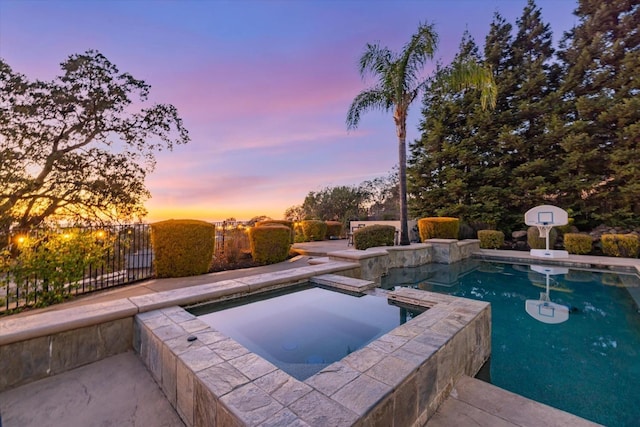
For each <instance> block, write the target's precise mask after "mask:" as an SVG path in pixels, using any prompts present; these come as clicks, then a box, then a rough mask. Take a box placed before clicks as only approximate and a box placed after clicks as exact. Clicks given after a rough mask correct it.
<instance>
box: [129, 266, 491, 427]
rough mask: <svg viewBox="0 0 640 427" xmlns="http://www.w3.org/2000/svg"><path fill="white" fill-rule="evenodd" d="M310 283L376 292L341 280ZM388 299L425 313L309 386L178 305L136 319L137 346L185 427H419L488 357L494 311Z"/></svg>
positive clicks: (393, 295) (408, 296) (452, 302)
mask: <svg viewBox="0 0 640 427" xmlns="http://www.w3.org/2000/svg"><path fill="white" fill-rule="evenodd" d="M311 281H312V282H314V283H321V284H323V285H324V286H335V287H338V288H343V289H344V288H349V289H348V290H351V291H364V290H366V289H369V288H370V287H371V286H370V284H371V282H367V281H361V280H357V279H350V278H345V277H341V276H336V275H326V276H324V277H323V276H320V277H313V278H312V279H311ZM295 285H298V284H295ZM359 285H361V286H359ZM287 286H293V285H291V284H288V285H285V286H284V287H287ZM373 286H375V284H373ZM375 292H376V293H384V292H385V291H382V290H378V289H376V290H375ZM385 295H386V297H387V299H388V300H390V301H393V302H395V303H401V304H407V305H410V306H417V307H422V308H423V309H426V311H425V312H424V313H422V314H419V315H417V316H416V317H414V318H412V319H410V320H408V321H407V322H406V323H404V324H402V325H400V326H398V327H395V328H394V329H392V330H391V331H389V332H387V333H383V334H382V335H381V336H379V337H377V338H375V339H374V340H373V341H371V342H369V343H368V344H366V345H365V346H364V347H362V348H360V349H359V350H356V351H353V352H351V353H350V354H348V355H347V356H346V357H344V358H342V359H340V360H338V361H336V362H333V363H331V364H329V365H328V366H326V367H325V368H324V369H322V370H320V371H319V372H317V373H316V374H314V375H312V376H310V377H309V378H307V379H305V380H304V381H300V380H299V379H296V378H295V377H293V376H292V375H290V374H288V373H286V372H285V371H283V370H282V369H280V368H278V367H277V366H276V365H274V364H272V363H271V362H269V361H268V360H266V359H265V358H263V357H261V356H260V355H258V354H256V353H254V352H253V351H251V350H250V349H248V348H247V347H245V346H244V345H242V344H240V343H239V342H237V341H236V340H234V339H233V338H231V337H229V336H227V335H226V334H225V333H223V332H221V331H219V330H216V329H214V328H213V327H211V326H210V325H208V324H207V323H206V322H204V321H203V320H202V319H199V318H197V317H196V316H195V315H193V314H191V313H189V312H188V311H186V310H185V309H183V308H181V307H177V306H176V307H170V308H165V309H160V310H155V311H149V312H146V313H142V314H139V315H137V316H136V323H135V339H134V346H135V348H136V350H137V351H138V352H139V353H140V356H141V359H142V360H143V362H144V363H145V364H146V365H147V367H148V368H149V370H150V371H151V373H152V375H153V377H154V378H155V380H156V381H157V382H158V384H160V386H161V387H162V389H163V391H164V392H165V394H166V396H167V397H168V399H169V401H170V402H171V404H172V405H173V406H174V407H175V408H176V409H177V411H178V413H179V414H180V416H181V417H182V419H183V420H184V421H185V423H186V424H187V425H196V426H197V425H234V426H235V425H247V426H258V425H264V426H266V425H296V423H300V424H301V425H303V424H302V423H306V424H308V425H311V426H326V425H332V426H351V425H365V424H366V425H374V426H375V425H379V426H388V425H392V423H394V422H395V423H396V425H407V426H410V425H413V424H416V425H421V424H424V422H426V420H427V419H428V418H429V417H430V416H431V415H433V413H434V412H435V410H436V409H437V407H438V406H439V404H440V403H441V402H442V401H443V400H444V399H445V398H446V397H447V395H448V394H449V392H450V390H451V388H452V387H453V384H454V383H455V382H456V381H457V379H458V378H460V377H461V376H462V375H470V376H473V375H475V374H476V373H477V372H478V371H479V370H480V368H481V367H482V365H483V364H484V363H485V362H486V360H487V359H488V357H489V355H490V349H491V338H490V321H491V313H490V308H489V304H487V303H483V302H478V301H472V300H468V299H463V298H455V297H450V296H448V295H438V294H433V293H430V292H424V291H419V290H414V289H399V290H396V291H392V292H387V293H386V294H385ZM378 298H379V297H378ZM194 337H195V338H196V339H194Z"/></svg>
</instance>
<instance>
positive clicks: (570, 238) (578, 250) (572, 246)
mask: <svg viewBox="0 0 640 427" xmlns="http://www.w3.org/2000/svg"><path fill="white" fill-rule="evenodd" d="M563 241H564V248H565V250H566V251H567V252H569V253H570V254H575V255H586V254H589V253H591V249H592V247H593V239H592V238H591V236H589V235H588V234H580V233H565V235H564V239H563Z"/></svg>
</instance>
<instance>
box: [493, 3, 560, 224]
mask: <svg viewBox="0 0 640 427" xmlns="http://www.w3.org/2000/svg"><path fill="white" fill-rule="evenodd" d="M541 15H542V14H541V11H540V8H539V7H537V6H536V4H535V2H534V1H533V0H529V1H528V3H527V5H526V6H525V8H524V10H523V12H522V15H521V17H520V18H518V19H517V21H516V26H517V34H516V37H515V39H514V41H513V43H512V46H511V57H510V58H509V60H508V61H509V64H510V66H509V73H510V74H511V79H510V80H511V81H512V82H513V83H514V86H513V88H512V89H513V91H512V92H511V96H510V104H511V105H510V112H511V115H512V122H511V125H510V127H511V129H510V135H509V136H508V137H507V139H506V141H507V145H508V148H507V152H506V153H505V154H506V156H507V157H506V159H505V160H506V162H507V164H508V169H509V170H510V174H509V175H510V180H509V183H510V184H509V186H510V188H511V189H512V191H510V192H509V193H510V201H509V203H508V204H509V206H510V211H511V212H512V213H513V215H515V218H514V220H517V221H518V222H519V223H521V222H522V215H523V213H524V212H526V211H527V210H529V209H530V208H531V207H533V206H536V205H539V204H543V203H547V202H549V201H553V200H554V198H555V193H556V191H555V188H556V187H555V182H554V172H555V171H556V170H557V169H558V167H559V163H560V147H559V145H558V144H557V143H556V142H555V141H554V140H553V138H551V137H550V132H549V126H551V125H553V124H554V123H556V121H554V120H552V115H553V113H554V106H555V105H558V96H557V89H558V86H559V82H558V80H559V71H560V70H559V67H558V66H557V65H554V64H553V62H552V59H553V54H554V49H553V47H552V33H551V30H550V27H549V24H545V23H543V22H542V16H541Z"/></svg>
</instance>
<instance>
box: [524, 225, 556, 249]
mask: <svg viewBox="0 0 640 427" xmlns="http://www.w3.org/2000/svg"><path fill="white" fill-rule="evenodd" d="M556 240H558V231H556V229H555V228H552V229H551V230H549V249H553V246H554V245H555V243H556ZM527 243H528V244H529V247H530V248H531V249H547V241H546V240H545V238H544V237H540V231H539V230H538V227H536V226H534V225H532V226H531V227H529V228H528V229H527Z"/></svg>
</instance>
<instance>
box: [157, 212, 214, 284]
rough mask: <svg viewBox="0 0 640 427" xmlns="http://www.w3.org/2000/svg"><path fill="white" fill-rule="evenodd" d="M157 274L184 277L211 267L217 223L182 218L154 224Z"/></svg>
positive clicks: (159, 275) (158, 275)
mask: <svg viewBox="0 0 640 427" xmlns="http://www.w3.org/2000/svg"><path fill="white" fill-rule="evenodd" d="M151 247H152V248H153V254H154V261H153V264H154V267H155V272H156V277H184V276H195V275H198V274H204V273H207V272H208V271H209V267H210V266H211V261H212V260H213V251H214V248H215V227H214V226H213V224H210V223H208V222H204V221H197V220H190V219H181V220H174V219H171V220H168V221H161V222H156V223H154V224H151Z"/></svg>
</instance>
